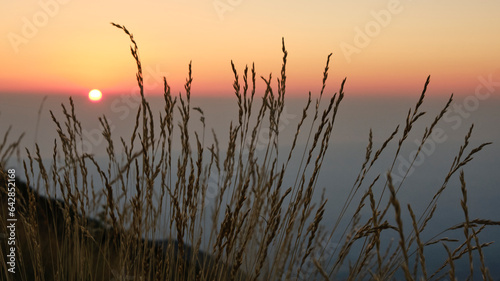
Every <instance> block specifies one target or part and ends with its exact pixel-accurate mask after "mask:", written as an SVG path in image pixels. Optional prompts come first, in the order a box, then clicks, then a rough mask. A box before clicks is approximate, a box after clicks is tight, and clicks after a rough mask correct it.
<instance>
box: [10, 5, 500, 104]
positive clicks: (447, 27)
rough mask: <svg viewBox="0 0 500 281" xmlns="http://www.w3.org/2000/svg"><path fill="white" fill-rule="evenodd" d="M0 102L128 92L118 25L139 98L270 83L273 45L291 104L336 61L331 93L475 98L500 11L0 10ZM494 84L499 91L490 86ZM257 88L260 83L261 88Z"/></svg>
mask: <svg viewBox="0 0 500 281" xmlns="http://www.w3.org/2000/svg"><path fill="white" fill-rule="evenodd" d="M0 5H1V9H0V18H1V19H2V24H1V25H0V35H1V36H2V40H0V49H1V50H2V51H1V53H0V62H1V68H0V93H3V94H5V93H24V92H30V93H36V92H40V93H44V94H47V93H49V94H50V93H59V94H61V93H64V94H66V93H67V94H72V95H80V94H82V95H86V94H87V93H88V91H89V90H90V89H92V88H99V89H101V90H102V91H103V93H104V95H107V94H111V93H123V92H131V91H134V90H135V89H136V82H135V71H136V69H135V64H134V61H133V58H132V57H131V55H130V50H129V45H130V43H129V39H128V38H127V36H126V35H125V34H124V33H123V32H122V31H121V30H118V29H117V28H115V27H113V26H111V25H110V24H109V23H110V22H116V23H119V24H122V25H125V26H126V27H127V28H128V29H129V30H130V31H131V32H132V33H133V34H134V36H135V39H136V40H137V42H138V44H139V51H140V55H141V60H142V64H143V67H144V76H145V79H146V89H147V90H148V93H155V92H161V91H162V84H161V80H159V79H161V76H163V75H165V76H166V77H167V79H168V81H169V83H170V85H171V86H172V88H173V90H174V91H175V92H179V91H181V90H182V89H183V83H184V81H185V77H186V75H187V69H188V63H189V61H190V60H192V62H193V75H194V84H193V95H219V94H229V93H231V90H232V81H233V80H232V79H233V78H232V72H231V66H230V61H231V59H232V60H234V62H235V64H236V67H237V68H238V70H240V71H242V70H243V68H244V66H245V65H246V64H249V65H251V63H252V62H255V65H256V70H257V73H258V75H263V76H265V77H267V76H268V75H269V73H270V72H272V73H273V77H277V76H278V74H279V70H280V66H281V58H282V53H281V38H282V37H285V43H286V47H287V50H288V53H289V55H288V68H287V74H288V90H289V92H288V93H289V94H297V95H305V94H307V92H308V91H309V90H311V91H313V92H315V91H316V92H317V91H318V90H319V88H320V86H321V79H322V72H323V69H324V66H325V62H326V57H327V55H328V54H329V53H331V52H332V53H333V57H332V62H331V68H330V69H331V71H330V80H329V81H330V83H329V84H328V85H329V89H330V90H331V91H336V90H337V89H338V85H339V82H340V81H341V79H342V78H343V77H346V76H347V77H348V90H349V92H351V93H354V94H369V95H373V94H378V95H380V94H399V95H408V94H412V95H415V94H418V92H419V91H421V89H422V85H423V84H424V82H425V79H426V77H427V75H429V74H430V75H431V77H432V80H431V87H432V88H431V89H432V91H434V92H435V93H438V94H439V93H442V94H444V95H449V94H451V93H452V92H453V93H456V94H463V95H468V94H472V93H473V92H474V90H475V89H476V87H477V86H478V84H480V81H479V80H480V79H479V78H480V77H484V78H488V77H489V76H492V77H493V78H492V79H493V80H494V81H499V80H500V52H498V50H500V37H499V36H498V34H500V17H498V11H500V2H499V1H491V0H489V1H465V0H453V1H452V0H442V1H435V0H434V1H431V0H422V1H409V0H401V1H396V0H384V1H379V0H377V1H374V0H370V1H349V2H348V1H342V2H341V1H326V0H321V1H311V2H306V1H296V0H287V1H282V0H272V1H269V0H268V1H257V0H254V1H249V0H208V1H197V0H182V1H181V0H175V1H168V0H161V1H159V0H156V1H141V2H139V1H130V0H120V1H115V0H112V1H96V0H86V1H82V0H59V1H58V0H39V1H2V2H1V4H0ZM495 79H496V80H495ZM259 87H260V89H263V88H264V86H263V83H262V82H259Z"/></svg>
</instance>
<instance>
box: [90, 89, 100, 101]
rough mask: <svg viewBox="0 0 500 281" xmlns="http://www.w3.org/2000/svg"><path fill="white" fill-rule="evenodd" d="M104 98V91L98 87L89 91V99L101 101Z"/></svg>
mask: <svg viewBox="0 0 500 281" xmlns="http://www.w3.org/2000/svg"><path fill="white" fill-rule="evenodd" d="M101 98H102V93H101V91H99V90H97V89H93V90H91V91H90V92H89V99H90V100H91V101H93V102H97V101H100V100H101Z"/></svg>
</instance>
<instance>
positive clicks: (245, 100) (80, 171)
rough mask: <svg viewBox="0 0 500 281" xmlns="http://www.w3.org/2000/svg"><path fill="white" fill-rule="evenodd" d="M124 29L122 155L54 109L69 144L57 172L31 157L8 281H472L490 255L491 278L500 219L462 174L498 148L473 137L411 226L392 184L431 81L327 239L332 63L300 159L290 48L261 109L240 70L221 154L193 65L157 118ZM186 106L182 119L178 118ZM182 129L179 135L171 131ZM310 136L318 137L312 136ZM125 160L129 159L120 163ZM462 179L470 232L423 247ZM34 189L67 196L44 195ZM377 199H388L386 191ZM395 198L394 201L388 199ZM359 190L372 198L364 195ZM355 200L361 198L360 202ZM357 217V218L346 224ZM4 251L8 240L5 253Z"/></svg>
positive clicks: (334, 103) (371, 162) (369, 155)
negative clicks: (477, 203)
mask: <svg viewBox="0 0 500 281" xmlns="http://www.w3.org/2000/svg"><path fill="white" fill-rule="evenodd" d="M113 25H114V26H115V27H117V28H119V29H121V30H122V31H124V32H125V33H126V34H127V35H128V36H129V38H130V40H131V42H132V46H131V52H132V56H133V57H134V59H135V61H136V64H137V83H138V86H139V89H140V95H141V101H142V102H141V104H140V106H139V108H138V109H137V114H136V119H135V124H134V129H133V132H132V134H131V135H130V136H129V137H122V138H120V143H119V144H117V143H115V142H114V138H112V135H111V129H110V125H109V122H108V120H107V119H106V117H104V116H103V117H101V118H99V121H100V123H101V125H102V127H103V128H104V129H103V132H102V133H103V136H104V138H105V139H106V142H107V150H106V151H107V156H108V157H107V158H108V159H107V163H106V164H104V165H103V164H102V162H98V161H97V160H96V159H95V158H94V156H93V155H91V154H86V153H82V152H81V149H80V147H79V146H78V145H79V143H81V140H82V139H83V135H82V124H81V123H80V122H79V121H78V118H77V116H76V115H75V105H74V104H73V100H72V99H70V104H69V107H67V106H65V105H63V106H62V111H63V114H64V118H63V120H59V119H57V118H56V117H55V115H54V114H53V113H52V112H51V115H52V119H53V122H54V124H55V126H56V127H57V134H58V139H57V140H56V141H55V142H54V150H53V161H52V163H51V164H47V163H45V162H44V161H42V158H41V156H40V151H39V149H38V147H36V148H35V150H34V151H27V153H28V157H27V159H26V160H25V161H24V170H25V176H26V178H27V179H28V182H27V183H26V185H24V184H22V183H20V182H18V183H17V185H18V187H17V190H18V194H17V196H18V198H19V199H18V206H19V212H18V217H19V224H18V227H17V229H18V236H17V239H18V244H17V246H18V253H19V256H18V272H19V273H17V274H15V275H12V274H10V273H8V272H7V267H6V263H5V260H4V259H5V255H2V258H0V260H1V262H2V267H1V269H2V271H1V273H0V274H1V276H2V279H3V280H82V281H83V280H85V281H87V280H337V279H339V278H346V279H347V280H363V279H365V280H366V279H370V280H371V279H373V280H390V279H393V278H395V276H396V274H398V272H402V274H403V276H404V277H405V278H406V279H407V280H438V279H441V278H442V276H445V275H448V276H449V277H450V278H451V279H453V278H455V276H456V275H455V269H456V268H455V266H454V265H455V261H456V260H457V259H460V258H462V257H466V258H467V259H468V261H469V264H470V277H471V278H472V276H473V274H474V268H473V260H474V257H475V256H476V255H473V253H474V252H477V253H478V256H479V264H480V265H481V267H480V271H481V275H482V278H483V279H484V280H491V276H490V275H489V272H488V269H487V268H486V266H485V260H484V254H483V252H484V251H485V250H486V249H485V248H486V247H487V246H488V245H490V242H488V243H481V242H480V241H479V238H478V234H479V233H480V232H481V231H483V229H485V227H490V226H491V225H499V222H495V221H489V220H481V219H475V220H471V219H470V218H469V215H468V207H467V189H466V183H465V176H464V174H463V172H462V170H461V169H462V167H463V166H464V165H466V164H467V163H468V162H470V161H471V160H472V157H473V156H474V155H475V154H476V153H478V152H479V151H481V150H482V149H483V148H484V146H486V145H488V143H485V144H483V145H480V146H478V147H476V148H473V149H470V150H469V151H470V152H469V153H466V150H467V149H469V140H470V138H471V135H472V127H471V129H470V131H469V133H468V134H467V136H466V137H465V141H464V145H463V146H462V147H460V149H459V151H458V153H457V156H456V157H455V159H454V161H453V163H452V165H451V167H450V170H449V173H448V174H447V175H446V176H445V179H444V181H443V184H442V185H441V186H440V187H439V189H438V190H437V191H436V193H435V195H434V197H433V198H432V199H431V201H430V202H429V204H428V206H427V208H426V209H425V211H424V212H422V213H421V214H415V213H414V212H413V209H412V208H411V206H410V205H408V212H409V215H410V217H411V223H409V224H407V225H406V226H405V225H404V223H405V222H404V221H403V219H402V217H403V213H404V212H405V210H403V209H402V208H401V203H400V201H399V200H398V197H397V195H398V192H399V191H400V189H401V188H403V187H404V182H405V180H406V177H407V175H408V174H406V175H404V177H403V180H402V181H401V182H400V183H399V184H398V185H397V186H395V185H394V184H393V182H392V180H391V173H392V171H393V170H394V167H395V163H396V159H397V158H398V156H399V155H400V153H401V151H402V148H403V147H404V146H405V143H406V141H407V139H408V136H409V134H410V132H412V131H413V128H414V125H415V124H416V123H417V121H419V119H420V117H422V116H423V115H424V114H425V112H423V111H421V105H422V104H423V102H424V99H425V92H426V89H427V85H428V84H429V78H428V79H427V81H426V83H425V86H424V90H423V92H422V94H421V96H420V98H419V99H418V101H417V103H416V105H415V107H414V108H413V109H410V110H409V112H408V115H407V117H406V121H405V123H404V125H403V126H404V128H403V131H402V134H401V136H400V137H399V140H398V141H397V143H396V144H395V147H396V149H395V153H394V155H393V156H392V157H393V158H392V159H393V162H392V165H391V166H390V167H389V171H388V173H387V175H384V174H382V175H378V176H376V177H374V178H369V177H368V175H369V174H370V173H369V172H370V170H371V169H372V168H373V167H374V166H375V165H377V163H378V162H377V161H378V160H379V157H380V156H381V155H382V154H383V153H385V152H386V151H387V147H388V146H390V145H391V143H393V142H394V140H395V139H397V138H398V133H399V132H400V130H399V128H400V127H399V126H398V127H396V128H395V130H394V131H393V133H392V134H391V135H390V136H389V137H388V138H387V139H386V141H385V142H383V144H382V145H381V147H380V148H379V149H378V150H376V151H375V153H373V152H374V148H373V135H372V132H371V131H370V134H369V139H368V146H367V149H366V157H365V160H364V162H363V164H362V166H361V169H360V172H359V175H358V177H357V178H356V180H355V182H354V184H353V186H352V188H351V193H350V194H349V195H348V197H347V198H346V199H345V204H344V206H343V208H342V210H341V212H340V213H339V214H338V215H337V220H336V222H335V224H334V226H333V227H332V228H330V229H328V228H325V227H324V226H323V225H322V220H323V217H324V214H325V211H327V210H326V206H327V205H326V202H327V198H324V197H322V199H321V200H320V202H314V200H313V195H314V194H315V193H316V192H317V190H316V189H317V184H318V177H319V173H320V171H321V168H322V164H323V161H324V159H325V155H326V152H327V150H328V147H329V144H330V139H331V137H332V133H333V131H334V124H335V120H336V117H337V113H338V112H339V109H340V108H341V102H342V100H343V98H344V86H345V83H346V80H345V79H344V81H343V82H342V84H341V86H340V89H339V92H338V93H336V94H334V95H332V96H331V97H330V98H326V97H323V96H324V90H325V85H326V82H327V78H328V70H329V62H330V56H331V55H329V56H328V57H327V62H326V67H325V70H324V74H323V86H322V89H321V92H320V94H319V97H318V98H317V99H316V100H315V103H313V99H312V98H311V93H309V97H308V99H307V101H306V104H305V106H304V109H303V113H302V117H301V118H300V120H299V121H298V123H297V128H296V133H295V135H294V139H293V141H292V146H291V149H290V150H289V151H285V154H286V155H288V157H287V158H286V161H285V162H284V163H282V164H280V163H279V161H278V153H279V145H278V143H279V138H280V135H279V134H280V130H279V127H280V117H281V114H282V113H283V109H284V106H285V94H286V63H287V51H286V49H285V44H284V41H283V45H282V50H283V64H282V69H281V73H280V77H279V78H278V79H277V81H278V85H277V90H276V92H275V90H274V89H273V86H272V76H271V75H269V77H267V78H266V77H261V79H262V81H263V82H264V83H265V85H266V90H265V92H264V93H263V95H262V103H261V104H260V107H259V105H258V104H257V103H255V102H254V95H255V85H256V72H255V67H254V66H253V65H252V68H251V71H250V72H251V73H249V69H248V67H246V68H245V69H244V71H243V76H242V84H241V80H240V74H239V73H238V71H237V69H236V67H235V66H234V64H232V70H233V73H234V78H235V79H234V83H233V88H234V91H235V96H236V100H237V105H238V121H237V122H236V123H235V124H233V123H232V124H231V126H230V128H229V132H228V134H229V140H228V143H227V145H225V146H224V147H227V150H225V151H221V149H220V144H219V142H218V139H217V136H216V135H215V133H213V137H214V142H213V143H212V144H208V145H207V144H206V143H205V129H206V128H205V117H204V114H203V110H202V109H201V108H192V106H191V103H190V101H191V100H190V98H191V97H190V96H191V84H192V81H193V77H192V72H191V64H190V65H189V73H188V78H187V79H186V83H185V87H184V88H185V93H184V94H183V95H179V96H178V97H174V96H173V95H172V94H171V92H170V87H169V85H168V83H167V80H166V78H164V97H165V105H164V111H163V112H162V113H161V114H160V116H159V117H155V116H154V115H153V112H152V110H151V107H150V104H149V102H148V101H147V100H146V98H145V95H144V87H143V77H142V67H141V62H140V58H139V52H138V46H137V43H136V42H135V40H134V37H133V35H132V34H131V33H130V32H129V31H128V30H127V29H126V28H125V27H124V26H121V25H117V24H113ZM325 99H326V104H325ZM452 100H453V97H450V99H449V101H448V102H447V104H446V105H445V106H444V107H443V109H442V111H441V112H440V113H439V114H438V115H437V116H436V118H435V119H434V121H433V122H432V123H431V124H430V126H429V127H427V128H426V129H425V132H424V134H423V137H422V141H421V145H420V147H419V148H418V152H417V154H416V155H415V158H414V159H412V162H411V167H409V169H411V168H412V166H413V164H414V162H415V159H417V157H418V154H419V153H420V152H421V149H422V147H423V144H424V143H425V141H426V140H427V139H428V138H429V136H431V134H432V132H433V130H434V128H435V126H436V125H437V124H438V123H439V121H440V119H441V118H442V117H443V115H444V114H445V112H446V111H447V109H448V107H449V106H450V104H451V103H452ZM311 104H313V105H314V106H313V107H312V108H311ZM256 107H257V110H255V108H256ZM176 109H177V111H178V114H179V116H180V120H177V119H176V118H174V115H176V114H175V112H176ZM311 111H312V112H311ZM192 114H195V115H196V116H200V122H201V124H202V129H201V130H200V131H193V130H192V129H191V128H190V126H191V124H192V122H193V120H192ZM310 115H312V118H311V117H309V116H310ZM176 116H177V115H176ZM176 124H178V129H179V134H178V135H175V134H174V129H175V127H176V126H175V125H176ZM306 126H310V129H309V130H305V129H304V127H306ZM263 127H268V128H269V136H268V139H269V142H268V143H267V146H265V148H264V149H262V150H261V151H260V152H262V153H258V152H259V151H258V150H260V148H259V149H258V139H257V136H258V134H259V132H260V130H261V129H262V128H263ZM9 132H10V130H7V132H6V134H5V138H4V139H3V141H2V143H1V144H0V156H1V159H0V160H1V168H2V169H1V170H2V174H1V179H0V180H1V184H2V187H3V186H5V183H6V179H7V175H6V174H5V172H4V171H5V167H6V166H5V165H6V163H7V160H8V159H9V158H10V157H11V156H12V155H14V153H15V152H16V151H18V150H19V145H20V139H18V140H15V141H13V142H11V141H10V140H9ZM303 132H305V137H306V139H307V141H306V147H305V149H304V150H299V149H298V148H297V147H296V144H297V140H298V139H299V137H302V136H303V134H304V133H303ZM174 142H175V143H179V144H180V145H181V147H182V149H181V154H180V155H179V156H178V157H177V158H174V156H173V150H174V148H173V143H174ZM119 147H120V148H119ZM244 152H245V153H244ZM281 153H283V152H281ZM465 155H466V156H465ZM122 156H123V161H119V160H118V158H120V157H122ZM59 159H61V160H62V164H61V162H60V161H58V160H59ZM291 159H300V164H299V166H298V169H296V168H297V167H294V165H290V166H289V163H291V161H292V160H291ZM35 168H36V169H35ZM92 169H95V170H97V172H98V177H97V178H95V177H92V176H91V173H90V170H92ZM34 170H38V171H39V173H35V172H34ZM459 171H460V173H461V175H460V180H461V183H462V187H461V191H462V194H463V200H462V202H461V203H462V209H463V211H464V215H465V219H464V222H463V223H462V224H458V225H454V226H450V227H449V228H447V229H444V230H443V231H442V232H440V233H438V235H437V236H435V239H433V240H432V241H423V240H422V234H423V233H424V232H425V234H426V235H427V236H428V235H429V233H434V232H435V231H434V230H428V229H427V228H426V226H427V225H428V222H429V221H430V220H431V219H432V218H433V217H434V216H435V210H436V207H437V204H438V202H439V198H440V196H441V194H443V191H444V190H445V189H446V188H448V185H449V181H450V179H451V178H452V177H453V176H455V174H456V173H457V172H459ZM211 175H216V177H215V178H216V179H217V187H218V188H219V193H218V196H217V197H216V198H214V200H213V202H211V203H212V204H213V206H214V208H213V209H214V210H213V213H207V211H206V209H207V208H205V200H204V199H205V198H206V196H207V188H208V185H209V178H210V176H211ZM285 177H293V178H295V181H294V183H293V185H291V186H284V184H283V180H284V178H285ZM173 178H176V179H177V180H175V181H173V180H172V179H173ZM366 182H368V184H366ZM29 186H33V187H35V189H36V191H40V190H43V191H44V193H45V194H61V197H60V199H51V198H45V197H43V196H41V195H39V193H38V192H36V191H35V190H33V189H30V188H29ZM376 188H379V191H380V192H375V189H376ZM387 188H388V189H389V191H390V194H389V197H388V196H387V194H385V190H386V189H387ZM360 193H362V194H361V196H356V195H360ZM375 194H380V195H375ZM1 197H2V199H1V200H2V202H5V201H6V190H4V189H2V196H1ZM355 198H361V199H360V201H359V202H358V203H357V205H356V203H355V202H354V199H355ZM384 199H385V200H384ZM367 201H368V202H367ZM384 202H385V203H384ZM391 206H392V209H394V213H392V212H391ZM351 207H354V208H355V211H354V213H352V214H348V210H351V209H352V208H351ZM363 210H367V211H369V212H370V214H371V216H370V217H368V218H367V219H366V220H365V221H363V220H362V219H361V215H360V214H361V212H362V211H363ZM0 214H1V215H2V220H1V224H2V225H1V227H2V232H3V233H7V232H6V225H5V222H6V220H5V218H6V213H5V210H4V209H2V211H0ZM207 221H209V222H210V223H209V225H210V226H209V227H206V225H207ZM341 222H347V226H345V227H342V228H340V225H342V224H341ZM164 225H167V227H168V235H169V237H172V239H171V240H162V241H155V240H149V239H150V238H155V237H161V235H163V234H162V233H160V232H159V229H161V227H162V226H164ZM457 229H462V230H463V233H464V236H465V241H463V243H462V244H461V245H460V246H459V247H457V248H455V249H450V247H451V245H452V243H450V242H451V241H454V240H452V239H449V238H446V237H445V236H444V234H445V233H446V232H451V231H453V230H457ZM394 236H397V237H398V238H399V239H398V240H399V241H398V243H397V246H395V247H393V246H392V244H389V245H387V246H386V245H385V243H383V241H387V240H388V238H390V237H394ZM334 242H335V243H337V242H338V243H339V246H338V247H336V248H335V249H333V250H332V249H331V248H329V247H328V245H329V244H331V243H334ZM436 243H442V244H443V245H444V250H445V251H446V253H447V257H448V258H447V259H446V260H445V261H443V265H442V266H441V267H439V268H438V269H436V270H435V271H432V270H431V269H430V268H429V267H428V265H427V263H426V259H425V251H426V248H427V247H429V246H431V245H433V244H436ZM202 245H206V246H205V247H204V249H206V251H207V252H209V253H210V254H207V253H206V252H204V251H202V249H201V247H202ZM355 246H356V247H355ZM5 247H6V241H5V239H3V240H2V249H4V248H5ZM353 257H354V258H353ZM346 263H348V265H346ZM412 268H413V270H412ZM430 270H431V271H430ZM341 271H344V272H345V271H347V272H348V274H347V275H346V276H347V277H342V276H343V275H341V274H340V272H341Z"/></svg>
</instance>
